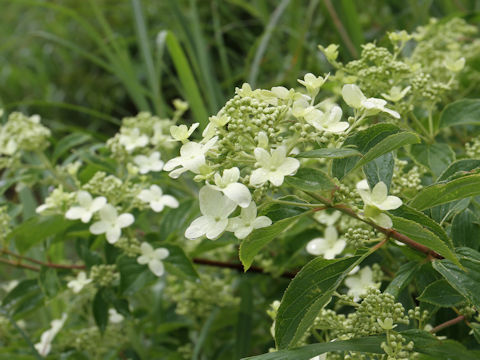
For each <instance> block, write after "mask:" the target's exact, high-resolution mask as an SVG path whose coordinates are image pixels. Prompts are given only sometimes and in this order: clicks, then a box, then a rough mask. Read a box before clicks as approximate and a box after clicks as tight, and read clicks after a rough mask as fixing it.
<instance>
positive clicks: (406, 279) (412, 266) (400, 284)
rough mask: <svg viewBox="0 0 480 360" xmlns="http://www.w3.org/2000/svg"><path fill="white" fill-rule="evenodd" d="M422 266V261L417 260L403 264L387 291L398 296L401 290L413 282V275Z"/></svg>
mask: <svg viewBox="0 0 480 360" xmlns="http://www.w3.org/2000/svg"><path fill="white" fill-rule="evenodd" d="M421 266H422V265H421V264H420V263H418V262H415V261H411V262H408V263H406V264H403V265H402V266H401V267H400V269H398V271H397V273H396V274H395V277H394V278H393V280H392V281H391V282H390V284H388V286H387V288H386V289H385V292H387V293H389V294H392V295H393V296H395V298H397V297H398V295H399V294H400V292H401V291H402V290H403V289H405V288H406V287H407V286H408V285H409V284H410V283H411V281H412V279H413V277H414V276H415V274H416V273H417V271H418V270H419V269H420V267H421Z"/></svg>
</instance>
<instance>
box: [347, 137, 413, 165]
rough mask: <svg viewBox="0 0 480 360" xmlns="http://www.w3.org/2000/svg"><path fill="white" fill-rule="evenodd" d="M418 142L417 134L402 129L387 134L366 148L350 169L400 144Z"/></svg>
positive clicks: (399, 146)
mask: <svg viewBox="0 0 480 360" xmlns="http://www.w3.org/2000/svg"><path fill="white" fill-rule="evenodd" d="M419 142H420V138H419V137H418V135H417V134H414V133H412V132H408V131H402V132H400V133H397V134H392V135H389V136H387V137H386V138H384V139H382V140H381V141H380V142H378V143H377V144H376V145H374V146H373V147H371V148H370V150H368V151H367V152H366V153H365V154H364V155H363V157H362V158H361V159H360V160H358V162H357V163H356V164H355V166H354V168H353V169H352V170H355V169H358V168H359V167H361V166H363V165H365V164H366V163H368V162H369V161H372V160H374V159H376V158H378V157H379V156H382V155H384V154H387V153H390V152H392V151H393V150H396V149H398V148H401V147H402V146H405V145H409V144H415V143H419Z"/></svg>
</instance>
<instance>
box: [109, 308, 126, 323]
mask: <svg viewBox="0 0 480 360" xmlns="http://www.w3.org/2000/svg"><path fill="white" fill-rule="evenodd" d="M124 319H125V318H124V317H123V315H122V314H120V313H118V312H117V310H115V309H108V322H110V323H112V324H119V323H121V322H122V321H123V320H124Z"/></svg>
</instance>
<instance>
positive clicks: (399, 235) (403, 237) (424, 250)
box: [307, 192, 443, 259]
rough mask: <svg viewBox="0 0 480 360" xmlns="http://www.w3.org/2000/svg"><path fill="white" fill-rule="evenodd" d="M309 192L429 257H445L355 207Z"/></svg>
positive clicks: (329, 205) (328, 205) (331, 207)
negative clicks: (363, 214)
mask: <svg viewBox="0 0 480 360" xmlns="http://www.w3.org/2000/svg"><path fill="white" fill-rule="evenodd" d="M307 194H308V195H310V196H311V197H313V198H315V199H317V200H318V201H320V202H321V203H323V204H325V205H326V206H327V207H328V208H330V209H335V210H338V211H341V212H343V213H344V214H346V215H348V216H350V217H353V218H355V219H357V220H360V221H362V222H364V223H365V224H368V225H370V226H371V227H373V228H375V229H376V230H378V231H380V232H381V233H383V234H385V235H387V236H388V237H391V238H393V239H395V240H398V241H400V242H402V243H404V244H406V245H408V246H410V247H411V248H414V249H416V250H418V251H420V252H422V253H424V254H426V255H428V256H429V257H432V258H436V259H443V256H441V255H439V254H437V253H436V252H435V251H433V250H431V249H429V248H428V247H426V246H424V245H422V244H419V243H417V242H415V241H414V240H412V239H410V238H409V237H408V236H406V235H403V234H402V233H399V232H398V231H396V230H394V229H387V228H384V227H381V226H378V225H377V224H375V223H374V222H372V221H370V220H367V219H364V218H361V217H360V216H358V214H357V213H356V212H355V211H353V209H351V208H349V207H348V206H346V205H343V204H339V205H334V204H332V202H331V201H330V200H328V199H326V198H324V197H322V196H320V195H317V194H315V193H311V192H307Z"/></svg>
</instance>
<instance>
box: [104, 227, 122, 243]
mask: <svg viewBox="0 0 480 360" xmlns="http://www.w3.org/2000/svg"><path fill="white" fill-rule="evenodd" d="M105 235H106V237H107V241H108V242H109V243H110V244H115V243H116V242H117V241H118V239H120V235H122V230H120V227H118V226H114V227H111V228H110V229H108V230H107V232H106V233H105Z"/></svg>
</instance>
